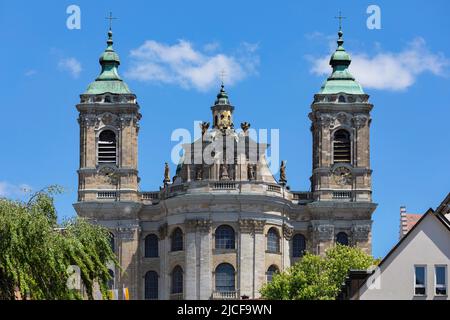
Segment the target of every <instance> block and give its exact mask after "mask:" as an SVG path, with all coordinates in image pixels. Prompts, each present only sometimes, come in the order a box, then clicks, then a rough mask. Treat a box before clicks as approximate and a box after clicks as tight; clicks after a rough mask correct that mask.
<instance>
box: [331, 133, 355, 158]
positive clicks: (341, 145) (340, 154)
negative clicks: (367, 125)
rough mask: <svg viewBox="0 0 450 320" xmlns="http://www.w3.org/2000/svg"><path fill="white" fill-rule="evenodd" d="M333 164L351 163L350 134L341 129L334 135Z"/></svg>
mask: <svg viewBox="0 0 450 320" xmlns="http://www.w3.org/2000/svg"><path fill="white" fill-rule="evenodd" d="M333 162H334V163H338V162H344V163H350V162H351V151H350V134H349V133H348V132H347V131H346V130H344V129H340V130H338V131H336V132H335V133H334V139H333Z"/></svg>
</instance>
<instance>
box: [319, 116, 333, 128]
mask: <svg viewBox="0 0 450 320" xmlns="http://www.w3.org/2000/svg"><path fill="white" fill-rule="evenodd" d="M319 119H320V120H319V122H320V124H322V127H324V128H330V127H331V126H332V125H333V123H334V118H333V117H332V116H331V115H329V114H322V115H320V118H319Z"/></svg>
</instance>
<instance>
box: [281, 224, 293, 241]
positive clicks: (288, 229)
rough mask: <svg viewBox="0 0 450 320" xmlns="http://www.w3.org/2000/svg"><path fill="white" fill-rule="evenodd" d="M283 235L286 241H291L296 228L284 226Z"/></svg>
mask: <svg viewBox="0 0 450 320" xmlns="http://www.w3.org/2000/svg"><path fill="white" fill-rule="evenodd" d="M283 235H284V238H285V239H286V240H291V239H292V236H293V235H294V228H293V227H291V226H289V225H287V224H283Z"/></svg>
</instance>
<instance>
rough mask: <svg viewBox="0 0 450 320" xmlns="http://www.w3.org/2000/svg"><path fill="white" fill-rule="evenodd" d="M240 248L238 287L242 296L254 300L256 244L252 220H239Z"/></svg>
mask: <svg viewBox="0 0 450 320" xmlns="http://www.w3.org/2000/svg"><path fill="white" fill-rule="evenodd" d="M239 231H240V232H239V247H238V257H239V260H238V285H239V289H240V295H241V296H243V295H245V296H248V297H250V298H254V294H253V276H249V275H253V274H254V258H253V257H254V250H253V248H254V243H253V223H252V220H247V219H245V220H239Z"/></svg>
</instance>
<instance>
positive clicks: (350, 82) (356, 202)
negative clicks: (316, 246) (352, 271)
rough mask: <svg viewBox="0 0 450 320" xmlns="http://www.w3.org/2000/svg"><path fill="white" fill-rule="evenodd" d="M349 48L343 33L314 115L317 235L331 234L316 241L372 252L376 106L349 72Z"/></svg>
mask: <svg viewBox="0 0 450 320" xmlns="http://www.w3.org/2000/svg"><path fill="white" fill-rule="evenodd" d="M343 44H344V40H343V32H342V30H341V29H340V30H339V32H338V40H337V45H338V46H337V49H336V51H335V52H334V53H333V55H332V56H331V59H330V66H331V67H332V73H331V75H330V76H329V77H328V78H327V79H326V81H325V82H324V84H323V85H322V87H321V89H320V91H319V93H317V94H315V95H314V101H313V103H312V105H311V113H310V114H309V118H310V120H311V122H312V123H311V132H312V137H313V161H312V176H311V191H312V193H313V198H314V201H315V202H314V206H315V211H314V212H316V214H317V216H316V219H317V220H318V221H316V229H317V230H316V231H320V230H319V229H320V228H321V230H322V231H323V230H326V233H328V234H329V235H327V236H325V237H324V236H323V234H322V235H320V234H319V233H320V232H319V233H317V234H316V238H317V242H318V243H322V242H323V241H320V238H322V239H323V238H325V239H327V240H330V241H331V242H332V243H333V242H340V240H342V241H343V242H348V243H353V244H360V245H361V246H362V247H366V248H367V251H370V247H371V239H370V233H371V232H370V231H371V222H372V221H371V215H372V212H373V211H374V210H375V208H376V204H374V203H372V170H371V168H370V143H369V142H370V123H371V116H370V111H371V110H372V108H373V105H372V104H371V103H370V102H369V96H368V95H367V94H365V93H364V91H363V89H362V87H361V85H360V84H359V83H358V82H356V80H355V78H354V77H353V76H352V74H351V73H350V72H349V70H348V67H349V65H350V63H351V58H350V55H349V54H348V53H347V52H346V51H345V49H344V47H343ZM325 217H327V219H328V221H327V222H324V220H325ZM324 223H325V224H326V226H325V227H324V226H323V224H324ZM321 224H322V226H321ZM341 231H342V233H341V238H340V240H339V239H338V238H339V237H337V235H338V234H339V232H341ZM345 237H347V238H346V239H345ZM318 251H320V250H318Z"/></svg>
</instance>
